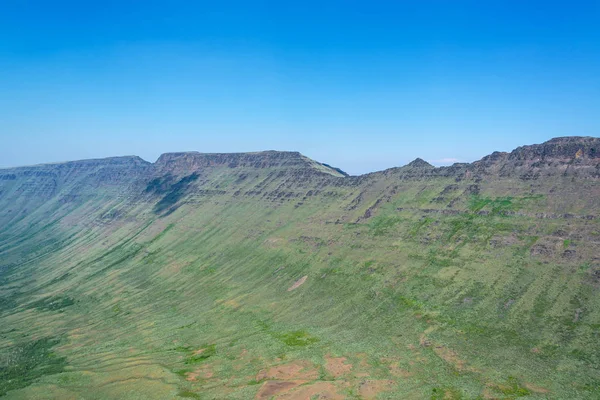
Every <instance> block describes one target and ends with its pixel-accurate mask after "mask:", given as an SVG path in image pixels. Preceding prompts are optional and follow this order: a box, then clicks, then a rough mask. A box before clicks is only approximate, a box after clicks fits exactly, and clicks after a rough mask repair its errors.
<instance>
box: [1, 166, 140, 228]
mask: <svg viewBox="0 0 600 400" xmlns="http://www.w3.org/2000/svg"><path fill="white" fill-rule="evenodd" d="M151 172H152V164H151V163H149V162H147V161H144V160H142V159H141V158H140V157H137V156H126V157H111V158H104V159H94V160H81V161H70V162H63V163H53V164H41V165H33V166H27V167H17V168H10V169H2V170H0V200H2V202H3V204H9V205H10V206H9V207H5V208H4V209H3V210H1V211H0V223H8V221H9V220H14V219H18V218H20V217H21V216H24V215H27V214H30V213H32V212H33V210H35V209H37V208H38V207H39V206H40V205H42V204H44V203H46V202H48V201H49V200H50V199H55V200H56V201H57V203H58V204H64V203H81V202H82V201H84V200H85V199H87V198H90V197H95V196H99V195H109V196H110V197H111V198H120V197H121V198H124V197H132V196H133V194H134V193H135V192H136V191H137V190H138V189H136V188H137V187H139V186H140V185H143V182H144V181H145V180H147V179H148V177H149V176H150V175H151Z"/></svg>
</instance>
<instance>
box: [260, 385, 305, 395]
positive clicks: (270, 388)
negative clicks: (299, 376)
mask: <svg viewBox="0 0 600 400" xmlns="http://www.w3.org/2000/svg"><path fill="white" fill-rule="evenodd" d="M303 383H305V381H267V382H265V383H263V385H262V386H261V388H260V389H259V391H258V393H256V399H270V398H271V397H273V396H275V395H278V394H281V393H285V392H287V391H289V390H292V389H293V388H295V387H297V386H299V385H301V384H303Z"/></svg>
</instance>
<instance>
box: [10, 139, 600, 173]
mask: <svg viewBox="0 0 600 400" xmlns="http://www.w3.org/2000/svg"><path fill="white" fill-rule="evenodd" d="M574 159H590V160H593V159H600V138H598V137H592V136H564V137H556V138H552V139H550V140H548V141H546V142H543V143H540V144H532V145H524V146H520V147H517V148H515V149H514V150H512V151H510V152H500V151H495V152H493V153H491V154H489V155H486V156H483V157H482V158H481V159H479V160H476V161H473V162H471V163H454V164H453V165H451V166H439V167H435V166H433V165H431V164H430V163H428V162H427V161H425V160H423V159H421V158H416V159H415V160H413V161H411V162H410V163H408V164H406V165H404V166H399V167H390V168H387V169H384V170H380V171H374V172H369V173H365V174H362V175H353V176H355V177H360V176H365V175H370V174H377V173H382V172H385V171H388V170H393V169H398V168H403V167H407V166H411V167H427V168H429V167H432V168H434V169H440V168H449V167H454V166H480V165H485V166H489V165H490V164H492V163H498V162H501V161H546V160H550V161H571V160H574ZM177 163H179V164H180V165H179V166H177V165H176V164H177ZM134 164H135V165H146V166H152V167H154V168H156V169H158V170H162V171H167V172H168V170H169V168H172V169H173V170H174V171H178V172H180V173H185V172H193V171H194V170H197V169H200V168H207V167H211V166H219V165H221V166H223V165H227V166H228V167H229V168H236V167H247V166H252V167H260V168H265V167H273V166H282V167H286V166H287V167H298V166H307V167H308V166H311V167H313V168H315V167H318V166H324V167H325V169H321V171H322V172H327V173H329V174H331V175H333V176H338V177H340V176H348V175H347V174H345V173H344V172H343V171H341V170H339V169H338V168H336V167H332V166H330V165H329V164H326V163H322V162H318V161H315V160H312V159H310V158H308V157H306V156H304V155H303V154H301V153H300V152H297V151H279V150H265V151H256V152H234V153H202V152H198V151H184V152H168V153H163V154H161V155H160V156H159V157H158V159H157V160H156V161H155V162H154V163H152V162H149V161H146V160H144V159H142V158H141V157H139V156H134V155H131V156H112V157H105V158H93V159H82V160H73V161H62V162H50V163H42V164H33V165H23V166H15V167H6V168H0V174H1V173H3V172H6V171H10V170H23V169H43V168H61V167H62V168H66V167H70V166H75V167H76V166H101V165H134ZM169 165H170V166H171V167H169ZM182 167H183V168H182ZM317 169H318V168H317ZM344 174H345V175H344Z"/></svg>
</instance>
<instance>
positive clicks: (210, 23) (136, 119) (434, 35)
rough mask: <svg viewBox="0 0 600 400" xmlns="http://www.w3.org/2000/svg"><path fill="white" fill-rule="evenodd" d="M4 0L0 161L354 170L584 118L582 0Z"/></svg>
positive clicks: (592, 26) (440, 156)
mask: <svg viewBox="0 0 600 400" xmlns="http://www.w3.org/2000/svg"><path fill="white" fill-rule="evenodd" d="M8 3H9V4H3V6H2V13H0V36H1V37H3V38H6V39H7V40H0V70H1V71H2V73H0V143H1V145H0V167H8V166H17V165H27V164H36V163H43V162H53V161H65V160H75V159H84V158H98V157H108V156H116V155H138V156H140V157H142V158H144V159H146V160H148V161H155V160H156V158H157V157H158V156H159V155H160V154H161V153H164V152H172V151H200V152H245V151H259V150H271V149H273V150H294V151H300V152H301V153H303V154H305V155H306V156H308V157H311V158H313V159H315V160H318V161H321V162H326V163H328V164H330V165H333V166H336V167H339V168H341V169H343V170H345V171H347V172H349V173H351V174H360V173H365V172H370V171H375V170H381V169H385V168H389V167H393V166H399V165H403V164H406V163H408V162H410V161H411V160H413V159H414V158H416V157H421V158H423V159H425V160H427V161H429V162H431V163H432V164H434V165H446V164H452V163H453V162H457V161H459V162H462V161H465V162H468V161H473V160H476V159H479V158H481V157H482V156H484V155H486V154H489V153H491V152H492V151H494V150H506V151H508V150H511V149H513V148H515V147H517V146H519V145H522V144H526V143H527V144H532V143H541V142H544V141H546V140H548V139H550V138H552V137H556V136H569V135H581V136H600V118H598V110H600V74H598V71H600V27H599V25H598V23H597V21H598V19H599V18H600V6H599V5H598V4H599V3H598V2H592V1H589V2H586V1H582V2H577V4H573V5H572V6H569V7H565V5H564V4H561V3H556V2H555V3H552V2H544V3H541V2H536V1H533V2H517V1H504V2H493V4H491V3H490V2H473V1H468V2H459V3H456V2H448V1H428V2H374V3H367V2H362V3H354V2H347V1H328V2H322V1H321V2H316V1H304V2H298V3H294V5H290V4H287V3H289V2H236V1H234V2H225V3H223V2H215V3H214V4H207V3H206V2H180V1H174V2H170V3H168V5H167V3H165V2H157V1H148V2H144V4H143V6H141V5H139V4H135V3H133V2H114V1H107V2H93V3H89V2H72V1H56V2H46V1H28V2H23V1H9V2H8ZM123 3H126V4H123Z"/></svg>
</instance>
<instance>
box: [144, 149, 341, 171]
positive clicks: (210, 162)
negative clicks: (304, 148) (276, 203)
mask: <svg viewBox="0 0 600 400" xmlns="http://www.w3.org/2000/svg"><path fill="white" fill-rule="evenodd" d="M154 167H155V169H156V173H157V174H166V173H170V174H174V175H182V174H189V173H192V172H196V171H200V170H203V169H206V168H211V167H226V168H232V169H233V168H250V169H265V168H278V169H285V170H305V171H310V170H312V171H314V172H315V173H326V174H329V175H332V176H342V174H341V173H340V172H338V171H337V170H335V169H334V168H332V167H329V166H325V165H323V164H320V163H317V162H315V161H313V160H311V159H309V158H307V157H305V156H303V155H302V154H300V153H298V152H287V151H262V152H256V153H198V152H184V153H165V154H163V155H161V156H160V157H159V158H158V160H157V161H156V163H155V164H154Z"/></svg>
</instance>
